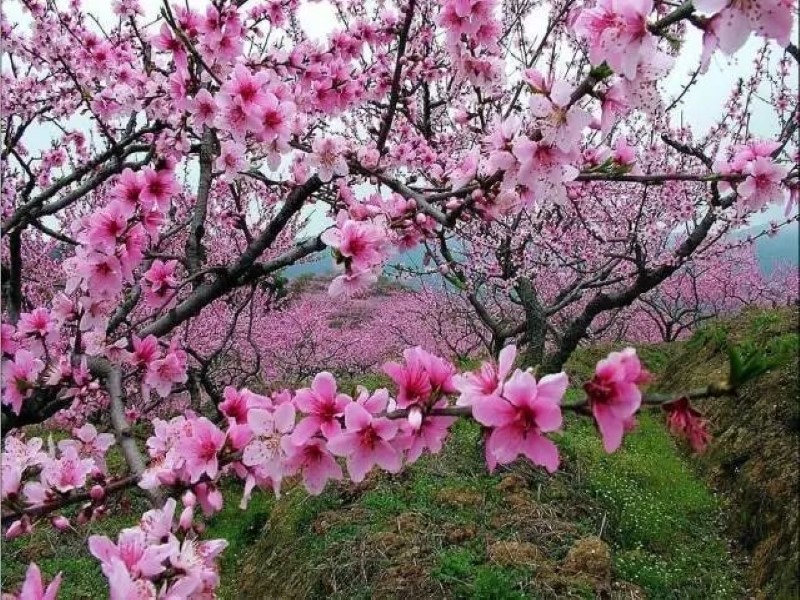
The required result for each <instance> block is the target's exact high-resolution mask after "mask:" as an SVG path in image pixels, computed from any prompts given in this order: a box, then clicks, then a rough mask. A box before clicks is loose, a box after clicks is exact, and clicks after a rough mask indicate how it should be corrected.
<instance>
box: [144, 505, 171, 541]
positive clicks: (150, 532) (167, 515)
mask: <svg viewBox="0 0 800 600" xmlns="http://www.w3.org/2000/svg"><path fill="white" fill-rule="evenodd" d="M176 507H177V503H176V502H175V498H168V499H167V501H166V502H165V503H164V507H163V508H154V509H152V510H148V511H147V512H146V513H144V514H143V515H142V518H141V520H140V522H139V528H140V529H141V530H142V532H143V533H144V535H145V539H146V541H147V542H148V543H150V544H159V543H163V542H166V541H167V540H168V539H169V534H170V533H171V531H172V523H173V520H174V518H175V508H176Z"/></svg>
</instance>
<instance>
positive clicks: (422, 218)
mask: <svg viewBox="0 0 800 600" xmlns="http://www.w3.org/2000/svg"><path fill="white" fill-rule="evenodd" d="M414 220H415V221H416V222H417V225H425V222H426V221H427V220H428V219H427V217H426V216H425V215H423V214H422V213H417V216H416V217H414Z"/></svg>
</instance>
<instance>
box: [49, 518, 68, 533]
mask: <svg viewBox="0 0 800 600" xmlns="http://www.w3.org/2000/svg"><path fill="white" fill-rule="evenodd" d="M52 523H53V527H55V528H56V529H58V530H59V531H64V530H66V529H69V528H70V526H71V525H70V522H69V519H68V518H67V517H65V516H63V515H58V516H57V517H53V520H52Z"/></svg>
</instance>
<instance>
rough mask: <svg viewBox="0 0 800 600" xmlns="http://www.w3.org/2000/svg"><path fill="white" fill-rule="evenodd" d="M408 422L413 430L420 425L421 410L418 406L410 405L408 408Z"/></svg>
mask: <svg viewBox="0 0 800 600" xmlns="http://www.w3.org/2000/svg"><path fill="white" fill-rule="evenodd" d="M408 422H409V424H410V425H411V428H412V429H414V430H415V431H416V430H417V429H419V428H420V427H422V411H421V410H420V408H419V406H412V407H411V408H410V409H408Z"/></svg>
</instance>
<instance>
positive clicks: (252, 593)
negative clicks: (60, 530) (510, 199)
mask: <svg viewBox="0 0 800 600" xmlns="http://www.w3.org/2000/svg"><path fill="white" fill-rule="evenodd" d="M606 350H607V349H588V350H584V351H581V352H579V353H578V354H577V355H576V356H575V357H574V359H573V360H572V361H571V364H570V366H569V369H568V370H569V371H570V372H571V373H574V374H575V375H576V377H575V378H574V379H575V380H578V379H580V378H581V377H585V376H587V375H588V374H589V372H590V371H591V368H592V366H593V364H594V362H595V361H596V359H597V358H599V356H601V355H603V354H604V353H605V352H606ZM668 350H669V349H668V348H664V347H656V348H652V349H645V350H644V351H643V352H642V354H643V355H644V356H645V360H646V361H647V364H648V365H649V366H650V367H651V368H652V369H655V370H658V369H659V368H660V367H661V366H663V365H664V363H665V362H667V361H668V359H669V357H668V353H667V351H668ZM365 383H368V384H369V385H372V386H374V385H376V384H380V383H381V382H380V381H379V380H375V381H369V382H365ZM559 443H560V446H561V448H562V453H563V458H564V464H563V465H562V469H561V471H560V472H559V473H558V474H556V475H555V476H552V477H549V476H546V475H545V474H543V473H542V472H541V471H539V470H535V469H533V468H531V467H530V466H528V465H525V464H521V463H520V464H517V465H514V466H513V467H512V468H511V469H509V470H506V471H503V472H500V473H497V474H495V475H490V474H488V473H486V471H485V468H484V465H483V461H482V457H481V452H480V448H479V431H478V429H477V428H476V427H475V426H474V425H471V424H468V423H460V424H458V426H457V428H456V429H455V432H454V435H453V436H452V438H451V439H450V440H449V443H448V445H447V447H446V449H445V451H444V452H443V453H442V454H441V455H440V456H436V457H427V458H425V459H422V460H421V461H420V462H419V463H418V464H417V465H414V466H413V467H411V468H410V469H408V470H407V471H405V472H404V473H403V474H401V475H398V476H389V475H380V476H377V477H371V478H369V479H368V481H367V482H365V483H364V484H361V485H358V486H356V485H352V484H351V485H341V486H335V487H333V488H330V489H329V490H328V491H326V493H325V494H323V495H322V496H320V497H317V498H310V497H308V496H307V495H306V494H305V493H304V492H303V491H302V490H300V489H289V490H288V491H287V493H285V494H284V496H283V497H282V498H281V499H280V500H278V501H274V500H273V499H272V498H269V497H267V496H266V495H264V494H259V493H256V494H255V495H254V498H253V500H252V502H251V504H250V507H249V508H248V510H247V511H245V512H241V511H239V509H238V508H237V505H238V496H237V495H236V493H235V492H233V491H229V492H226V497H227V502H226V507H225V509H224V511H223V512H222V513H221V514H220V515H217V516H216V517H215V518H214V519H213V520H212V521H211V523H210V524H209V528H208V532H207V535H208V536H211V537H213V536H220V537H225V538H227V539H228V540H229V541H230V542H231V547H230V548H228V549H227V550H226V552H225V555H224V559H223V564H222V568H223V585H222V594H221V595H222V597H223V598H242V597H275V598H307V597H330V598H359V597H363V598H367V597H410V596H412V595H415V596H418V597H420V598H424V597H437V598H439V597H453V598H524V597H538V598H556V597H557V598H569V597H574V598H593V597H595V595H596V594H597V593H598V592H604V593H610V594H611V597H619V598H623V597H624V598H636V597H644V595H645V594H646V597H649V598H698V599H699V598H721V599H724V598H738V597H741V589H740V579H739V576H738V572H737V569H736V566H735V564H734V562H733V560H732V559H731V557H730V556H729V553H728V550H727V546H726V542H725V538H724V536H723V535H722V533H721V528H720V525H719V524H718V516H719V510H718V509H719V503H718V501H717V499H716V498H715V497H714V495H713V494H712V493H711V492H710V491H709V490H708V488H706V487H705V485H704V484H703V483H702V481H701V480H700V479H699V478H698V477H697V476H696V474H695V473H694V472H693V470H692V469H690V468H689V467H688V466H687V463H686V461H685V460H684V459H683V458H682V457H681V455H680V453H679V452H676V448H675V445H674V442H673V441H672V440H671V439H670V438H669V436H667V435H666V433H665V432H664V429H663V427H662V426H661V425H660V423H659V422H658V421H657V420H656V419H655V418H653V417H650V416H644V417H643V418H642V419H641V422H640V426H639V428H638V430H637V431H636V432H634V433H633V434H631V435H630V436H629V437H628V438H626V443H625V447H624V448H623V450H622V451H621V452H620V453H617V454H615V455H613V456H607V455H606V454H605V453H604V452H603V451H602V448H601V446H600V444H599V440H598V438H597V434H596V433H595V432H594V430H593V428H592V426H591V424H589V423H587V422H570V423H568V426H567V427H566V428H565V433H564V434H563V435H562V436H561V440H560V441H559ZM136 515H137V507H136V506H134V507H131V508H130V509H128V510H127V512H124V511H123V513H122V514H121V515H118V516H117V517H115V519H114V520H106V521H103V522H100V523H97V524H93V525H92V526H91V530H92V532H103V531H114V530H116V529H117V528H118V527H119V526H120V525H125V524H127V523H130V522H131V521H133V520H135V518H136ZM45 529H46V528H42V530H41V531H40V532H38V533H36V534H35V535H34V536H33V538H31V539H28V540H26V541H22V540H20V541H15V542H12V543H4V548H3V549H4V560H3V567H4V582H5V583H7V584H9V585H10V586H11V587H13V584H14V583H16V582H17V581H18V580H19V578H20V576H21V575H22V573H23V570H24V563H25V562H27V561H28V560H37V561H40V562H41V563H42V567H43V569H44V571H45V572H46V573H47V574H49V575H51V576H52V575H53V574H55V572H57V571H58V570H64V571H65V575H66V576H67V581H66V582H65V585H64V588H63V590H64V593H63V594H62V596H61V597H62V598H96V597H98V596H100V595H101V593H100V590H102V589H103V581H102V575H101V574H100V572H99V569H98V568H97V566H96V562H95V561H94V560H93V559H92V558H91V557H90V556H89V555H88V552H87V551H86V550H85V539H86V537H87V536H88V534H89V531H87V530H85V528H82V529H81V531H80V533H71V534H67V535H66V536H56V535H55V534H53V533H50V532H47V531H45ZM601 530H602V537H603V539H604V540H606V541H608V542H609V543H610V545H611V547H612V550H613V555H612V556H613V575H612V577H611V578H610V579H606V578H604V577H602V576H600V577H597V576H592V575H590V574H587V573H581V572H580V569H578V572H576V569H574V568H572V569H568V568H566V567H565V562H564V560H565V557H566V555H567V552H568V551H569V549H570V547H571V546H572V545H573V544H574V543H575V542H576V541H577V540H580V539H583V538H586V537H587V536H595V535H597V534H598V533H600V532H601ZM9 549H10V550H11V558H10V559H9V558H8V556H9V555H8V554H7V552H8V550H9Z"/></svg>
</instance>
